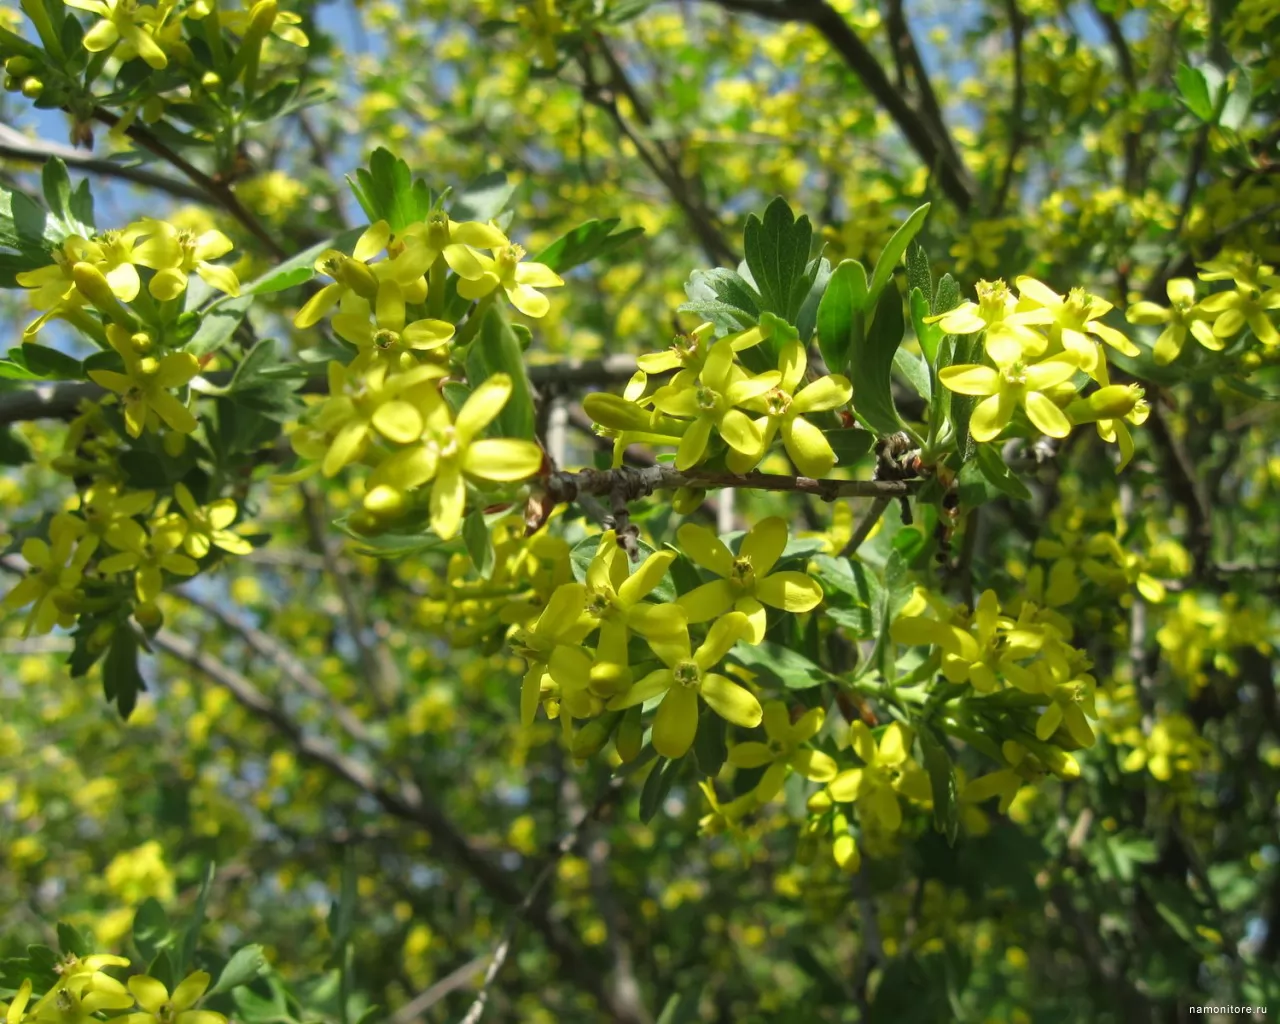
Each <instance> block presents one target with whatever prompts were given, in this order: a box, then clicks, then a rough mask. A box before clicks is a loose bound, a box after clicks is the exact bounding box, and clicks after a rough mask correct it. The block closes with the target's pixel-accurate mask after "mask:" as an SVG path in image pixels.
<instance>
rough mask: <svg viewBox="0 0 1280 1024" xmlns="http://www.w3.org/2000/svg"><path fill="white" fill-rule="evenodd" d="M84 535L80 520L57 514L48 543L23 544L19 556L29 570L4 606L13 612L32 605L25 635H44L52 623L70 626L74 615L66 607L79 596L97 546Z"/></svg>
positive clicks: (32, 539) (30, 539) (28, 541)
mask: <svg viewBox="0 0 1280 1024" xmlns="http://www.w3.org/2000/svg"><path fill="white" fill-rule="evenodd" d="M84 532H85V527H84V522H83V521H82V520H79V519H76V518H75V517H74V516H69V515H56V516H54V517H53V520H52V522H50V524H49V540H48V541H47V542H46V541H43V540H41V539H40V538H39V537H28V538H27V539H26V540H25V541H23V543H22V557H23V558H25V559H26V560H27V564H28V565H30V567H31V568H30V570H29V571H28V573H27V575H26V576H24V577H23V578H22V579H21V580H19V581H18V583H17V585H16V586H15V587H14V588H13V589H12V590H10V591H9V593H7V594H6V595H5V598H4V602H3V606H4V607H5V608H7V609H9V610H11V611H12V610H15V609H18V608H22V607H25V606H26V605H28V604H30V605H32V608H31V611H30V612H28V613H27V622H26V626H25V628H24V630H23V633H24V635H25V634H28V633H31V632H33V631H34V632H36V633H47V632H49V630H51V629H53V627H54V625H55V624H57V625H63V626H69V625H70V624H71V623H73V622H74V621H75V612H74V611H73V610H69V608H71V607H72V606H73V603H74V602H75V600H76V599H77V598H78V597H79V596H80V581H81V579H82V578H83V577H84V567H85V566H86V565H87V564H88V562H89V559H90V558H92V557H93V552H94V548H95V547H96V546H97V539H96V538H93V537H89V538H85V537H84ZM82 538H83V539H82Z"/></svg>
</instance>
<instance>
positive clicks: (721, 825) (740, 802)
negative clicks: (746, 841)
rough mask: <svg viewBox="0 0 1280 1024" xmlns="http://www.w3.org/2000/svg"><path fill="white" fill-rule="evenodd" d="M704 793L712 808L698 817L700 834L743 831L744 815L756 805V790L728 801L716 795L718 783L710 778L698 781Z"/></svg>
mask: <svg viewBox="0 0 1280 1024" xmlns="http://www.w3.org/2000/svg"><path fill="white" fill-rule="evenodd" d="M698 788H699V789H700V790H702V795H703V796H705V797H706V798H707V803H708V804H710V805H711V810H710V811H709V812H708V813H706V814H704V815H703V816H702V817H701V818H699V819H698V835H700V836H718V835H720V834H721V833H722V832H741V831H742V816H743V815H744V814H746V813H747V812H748V811H749V810H751V808H752V807H754V806H755V799H756V797H755V792H754V791H752V792H750V793H743V794H742V795H741V796H739V797H735V798H734V799H732V800H730V801H729V802H728V803H722V802H721V801H720V798H719V797H718V796H716V785H715V783H714V782H712V781H711V780H710V779H703V780H702V781H701V782H699V783H698Z"/></svg>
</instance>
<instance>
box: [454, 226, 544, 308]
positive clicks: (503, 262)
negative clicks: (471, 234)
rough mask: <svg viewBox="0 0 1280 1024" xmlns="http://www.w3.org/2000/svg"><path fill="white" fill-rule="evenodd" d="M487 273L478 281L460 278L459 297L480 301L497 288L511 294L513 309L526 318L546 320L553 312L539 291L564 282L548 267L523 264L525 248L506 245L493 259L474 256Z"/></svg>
mask: <svg viewBox="0 0 1280 1024" xmlns="http://www.w3.org/2000/svg"><path fill="white" fill-rule="evenodd" d="M474 256H475V258H476V260H477V261H478V262H479V263H480V266H481V268H482V269H483V272H482V273H481V275H480V276H479V277H477V278H474V279H473V278H468V277H462V276H460V277H459V279H458V294H459V295H461V296H462V297H463V298H464V299H479V298H483V297H484V296H486V295H488V294H489V293H490V292H492V291H493V290H494V289H495V288H501V289H502V290H503V291H504V292H506V293H507V298H508V299H509V300H510V301H511V305H513V306H515V307H516V309H518V310H520V312H521V313H523V314H524V315H525V316H531V317H542V316H546V315H547V311H548V310H549V309H550V308H551V300H550V299H548V298H547V297H546V296H545V295H543V294H542V292H540V291H538V289H539V288H559V287H560V286H561V285H563V284H564V278H562V277H561V276H560V275H559V274H557V273H556V272H555V271H554V270H552V269H551V268H550V267H548V266H547V265H546V264H545V263H523V262H521V261H522V260H523V259H524V248H523V247H522V246H519V245H514V244H513V245H504V246H500V247H499V248H497V249H494V250H493V257H492V258H490V257H488V256H486V255H484V254H483V253H475V254H474Z"/></svg>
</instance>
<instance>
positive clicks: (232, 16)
mask: <svg viewBox="0 0 1280 1024" xmlns="http://www.w3.org/2000/svg"><path fill="white" fill-rule="evenodd" d="M257 7H258V3H257V2H254V0H249V2H247V3H245V4H244V5H243V6H242V7H241V8H240V9H239V10H227V9H225V8H223V7H219V8H218V20H219V22H220V23H221V25H222V27H223V28H225V29H227V30H229V31H231V32H234V33H235V34H236V35H238V36H240V37H241V38H243V37H244V35H245V33H246V32H248V30H249V24H250V22H251V21H252V20H253V14H254V10H255V9H256V8H257ZM212 8H213V0H197V2H196V3H195V4H193V5H192V7H191V13H190V15H189V17H191V18H195V19H197V20H198V19H200V18H203V17H204V16H205V15H207V14H208V13H209V11H210V10H212ZM301 24H302V18H301V16H299V15H297V14H294V13H293V12H292V11H280V10H277V11H276V13H275V19H274V20H273V21H272V23H271V34H272V35H273V36H275V37H276V38H277V39H279V40H281V41H282V42H285V43H289V44H290V45H292V46H303V47H305V46H307V45H309V44H310V40H309V39H307V34H306V33H305V32H303V31H302V29H300V28H298V26H299V25H301Z"/></svg>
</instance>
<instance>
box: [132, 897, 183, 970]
mask: <svg viewBox="0 0 1280 1024" xmlns="http://www.w3.org/2000/svg"><path fill="white" fill-rule="evenodd" d="M172 941H173V933H172V932H171V931H170V928H169V915H168V914H166V913H165V912H164V907H162V906H161V905H160V901H159V900H157V899H156V898H155V897H154V896H149V897H147V899H146V900H144V901H143V903H142V905H141V906H140V907H138V909H137V911H136V912H135V913H134V915H133V944H134V945H135V946H137V947H138V952H139V953H141V954H142V959H143V960H146V961H147V962H148V963H149V962H151V961H152V960H154V959H155V956H156V954H157V953H159V952H160V950H161V949H163V948H164V947H165V946H167V945H168V944H169V943H170V942H172Z"/></svg>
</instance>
